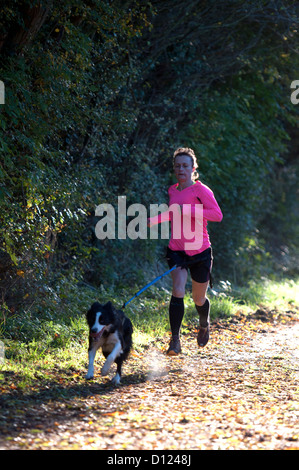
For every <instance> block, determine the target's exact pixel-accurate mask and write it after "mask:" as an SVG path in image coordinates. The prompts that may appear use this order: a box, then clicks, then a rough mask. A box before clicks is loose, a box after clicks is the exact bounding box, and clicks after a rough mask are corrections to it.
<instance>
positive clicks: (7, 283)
mask: <svg viewBox="0 0 299 470" xmlns="http://www.w3.org/2000/svg"><path fill="white" fill-rule="evenodd" d="M297 5H298V4H297V2H295V1H280V0H270V1H269V0H253V1H251V2H247V1H243V0H233V1H230V2H227V1H223V0H217V1H215V0H209V1H205V0H202V1H199V0H186V1H184V2H182V1H178V0H172V1H167V0H162V1H156V0H153V1H151V2H148V1H134V2H132V1H119V0H113V1H109V0H106V1H100V0H88V1H80V2H79V1H77V0H65V1H64V2H61V1H60V2H59V1H57V0H44V1H35V0H11V1H10V2H1V10H0V57H1V64H0V80H1V81H2V82H3V84H4V86H5V104H3V105H0V112H1V114H0V132H1V133H0V217H1V226H0V240H1V241H0V275H1V280H0V300H1V308H2V315H1V319H0V325H1V322H2V325H4V324H5V321H6V320H7V318H8V317H10V316H11V314H17V313H19V312H23V311H24V310H26V311H27V312H29V311H31V312H33V311H34V308H35V307H37V306H38V305H39V308H41V305H43V303H44V302H45V299H47V302H48V305H49V304H52V305H53V308H55V305H57V303H59V302H60V301H61V299H62V297H63V295H64V296H66V295H67V294H65V291H63V290H62V285H65V284H66V283H67V284H68V285H71V286H72V287H74V286H78V285H79V286H80V285H81V286H85V287H86V286H87V287H88V286H89V288H90V289H91V291H92V290H93V289H96V290H98V289H99V291H101V289H102V290H103V292H104V291H105V289H109V288H113V289H115V291H117V289H119V290H121V289H125V291H126V293H127V292H128V289H129V288H133V287H134V286H136V285H137V286H138V287H142V285H143V284H144V283H146V282H148V281H149V280H151V279H152V278H153V277H155V276H156V275H157V273H161V272H163V270H165V269H166V264H165V260H164V258H163V256H164V249H165V244H166V241H165V240H160V241H159V240H134V241H132V240H130V239H127V240H117V239H116V240H98V239H97V238H96V236H95V225H96V222H97V220H98V218H97V217H95V213H94V211H95V208H96V206H97V205H99V204H101V203H109V204H112V205H114V206H115V207H117V197H118V196H126V197H127V205H130V204H133V203H141V204H144V205H145V206H146V207H149V205H150V204H160V203H168V199H167V189H168V187H169V185H170V184H172V183H173V182H174V180H173V172H172V154H173V151H174V150H175V149H176V148H177V147H178V146H187V147H191V148H193V149H194V150H195V153H196V155H197V157H198V161H199V174H200V180H201V181H202V182H203V183H205V184H207V185H208V186H210V187H211V189H212V190H213V192H214V194H215V196H216V199H217V201H218V202H219V205H220V207H221V209H222V211H223V215H224V218H223V221H222V223H221V224H210V226H209V231H210V236H211V240H212V244H213V248H214V256H215V265H214V273H215V277H216V282H217V280H218V282H219V281H220V280H229V281H230V282H233V283H235V284H239V285H246V283H248V282H249V281H250V280H252V279H254V280H256V281H257V280H259V279H261V278H265V277H266V278H273V279H277V278H278V279H280V278H282V277H283V276H285V277H287V278H291V279H292V278H295V277H296V276H297V275H298V265H299V262H298V261H299V257H298V238H299V237H298V235H299V231H298V219H297V217H298V215H297V214H298V198H297V187H298V159H297V149H298V141H299V135H298V106H297V107H296V105H295V104H294V103H292V101H291V99H290V97H291V93H292V92H293V90H292V89H291V83H292V82H293V81H294V80H296V79H299V75H298V51H296V44H297V37H298V33H297V28H298V10H297V8H298V6H297ZM63 292H64V294H63ZM3 328H4V327H3Z"/></svg>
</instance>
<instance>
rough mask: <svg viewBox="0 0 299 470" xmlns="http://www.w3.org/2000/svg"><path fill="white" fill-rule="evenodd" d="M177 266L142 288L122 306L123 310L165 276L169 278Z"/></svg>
mask: <svg viewBox="0 0 299 470" xmlns="http://www.w3.org/2000/svg"><path fill="white" fill-rule="evenodd" d="M176 268H177V266H176V265H175V266H173V267H172V268H171V269H169V270H168V271H166V272H165V273H163V274H161V275H160V276H158V277H156V278H155V279H154V280H153V281H151V282H149V283H148V284H146V286H144V287H142V289H140V290H139V291H138V292H136V294H135V295H133V297H132V298H131V299H130V300H128V301H127V302H125V303H124V304H123V306H122V308H125V307H126V306H127V305H128V304H129V303H130V302H132V300H133V299H135V297H138V296H139V295H140V294H141V293H142V292H144V291H145V290H146V289H148V288H149V287H150V286H152V285H153V284H155V282H157V281H159V279H162V277H164V276H167V274H169V273H171V271H173V270H174V269H176Z"/></svg>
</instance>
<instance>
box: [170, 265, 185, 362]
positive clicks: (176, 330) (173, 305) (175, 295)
mask: <svg viewBox="0 0 299 470" xmlns="http://www.w3.org/2000/svg"><path fill="white" fill-rule="evenodd" d="M171 277H172V283H173V287H172V297H171V300H170V304H169V322H170V329H171V334H172V339H171V342H170V345H169V349H168V351H167V354H168V355H171V356H173V355H176V354H179V353H180V352H181V345H180V328H181V324H182V320H183V317H184V295H185V286H186V282H187V278H188V271H187V270H186V269H181V268H177V269H175V270H174V271H172V273H171Z"/></svg>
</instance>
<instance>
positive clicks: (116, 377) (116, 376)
mask: <svg viewBox="0 0 299 470" xmlns="http://www.w3.org/2000/svg"><path fill="white" fill-rule="evenodd" d="M111 383H112V384H113V385H116V386H117V385H119V384H120V375H119V374H118V373H117V374H116V375H115V377H113V379H112V380H111Z"/></svg>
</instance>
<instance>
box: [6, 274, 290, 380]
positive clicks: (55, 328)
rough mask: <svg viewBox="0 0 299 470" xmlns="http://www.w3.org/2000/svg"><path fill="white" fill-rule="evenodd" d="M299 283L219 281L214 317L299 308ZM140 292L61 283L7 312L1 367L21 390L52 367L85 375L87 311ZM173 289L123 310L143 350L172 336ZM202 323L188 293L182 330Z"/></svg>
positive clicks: (151, 293)
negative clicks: (12, 375) (23, 306)
mask: <svg viewBox="0 0 299 470" xmlns="http://www.w3.org/2000/svg"><path fill="white" fill-rule="evenodd" d="M298 287H299V281H283V282H281V283H279V282H276V281H269V280H264V281H259V282H255V283H253V282H251V283H250V284H249V285H248V286H247V287H246V288H244V287H243V288H238V287H234V286H231V285H230V283H229V282H227V281H226V282H224V281H223V282H220V283H219V285H218V286H216V287H215V288H214V289H213V290H210V291H209V298H210V301H211V317H212V320H215V319H216V318H230V317H232V316H233V315H234V314H235V313H236V312H237V311H239V310H242V311H244V312H245V313H247V312H249V311H254V310H255V309H257V308H258V307H259V306H263V307H266V308H268V309H273V308H277V309H281V310H292V309H295V308H296V307H297V308H298V307H299V298H298V292H299V289H298ZM134 292H136V290H135V289H132V291H131V292H128V291H126V292H114V291H109V290H105V289H103V288H102V289H99V290H98V291H97V292H96V291H95V290H94V289H90V288H88V287H78V286H77V285H74V284H73V283H71V282H67V281H63V282H62V283H61V284H60V285H59V286H58V287H57V289H56V291H55V292H54V291H51V292H48V295H47V296H43V298H40V299H38V301H36V302H35V303H34V304H33V305H32V306H31V307H30V308H28V309H27V310H25V311H24V312H21V313H19V314H15V315H10V316H7V315H6V319H5V321H3V322H2V323H1V324H0V340H1V341H3V343H4V346H5V361H4V363H3V364H2V365H1V364H0V387H1V370H6V371H7V370H9V371H12V372H14V373H15V374H17V377H18V388H20V389H22V388H24V389H25V388H26V387H27V386H28V385H29V384H30V383H31V381H32V380H33V379H36V378H37V377H40V378H43V377H44V378H46V377H47V375H48V374H49V373H50V371H53V370H54V369H55V368H57V367H59V368H60V369H63V370H67V369H72V370H76V371H80V373H82V374H84V373H85V370H86V365H87V352H86V351H87V344H88V329H87V324H86V320H85V312H86V310H87V309H88V307H89V305H90V304H91V303H92V302H94V301H95V300H96V299H98V300H99V301H102V302H104V301H106V300H108V299H109V300H111V301H112V302H113V303H114V304H115V306H116V307H117V308H120V307H121V305H122V303H123V302H124V301H125V300H127V299H128V298H129V297H130V296H131V295H133V294H134ZM170 296H171V292H170V291H169V290H167V289H165V288H161V287H159V285H158V287H156V286H154V287H151V288H150V289H149V290H148V291H146V292H145V293H144V294H142V295H141V296H140V297H139V298H138V299H134V300H133V301H132V302H131V303H130V304H129V305H128V306H127V307H126V309H125V312H126V314H127V315H128V316H129V317H130V318H131V320H132V322H133V325H134V348H135V350H136V351H138V350H142V349H143V348H145V347H147V345H149V344H154V343H155V342H156V341H157V340H159V338H160V339H161V338H163V337H164V336H165V335H168V334H169V322H168V304H169V299H170ZM190 325H191V326H194V327H196V326H197V325H198V316H197V313H196V310H195V308H194V304H193V301H192V297H191V295H190V293H188V294H187V295H186V297H185V317H184V322H183V326H182V333H183V334H184V332H185V331H186V329H187V328H189V327H190Z"/></svg>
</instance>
